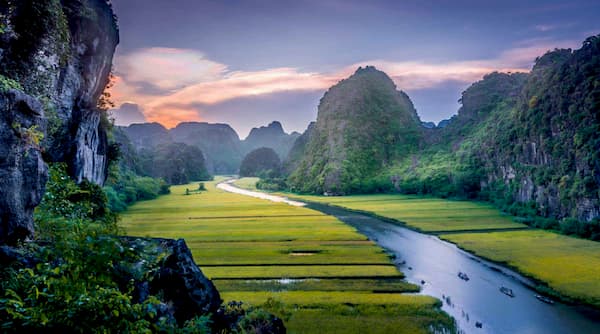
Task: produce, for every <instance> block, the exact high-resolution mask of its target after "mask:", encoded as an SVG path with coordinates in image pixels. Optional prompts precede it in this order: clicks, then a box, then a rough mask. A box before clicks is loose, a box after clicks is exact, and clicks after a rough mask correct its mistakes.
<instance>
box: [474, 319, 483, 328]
mask: <svg viewBox="0 0 600 334" xmlns="http://www.w3.org/2000/svg"><path fill="white" fill-rule="evenodd" d="M475 327H477V328H481V327H483V324H482V323H481V322H479V321H477V322H476V323H475Z"/></svg>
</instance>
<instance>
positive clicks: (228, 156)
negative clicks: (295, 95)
mask: <svg viewBox="0 0 600 334" xmlns="http://www.w3.org/2000/svg"><path fill="white" fill-rule="evenodd" d="M120 128H121V129H122V130H123V132H124V133H125V135H126V136H127V137H128V138H129V140H130V141H131V144H133V146H134V147H135V148H136V149H137V150H139V151H141V150H148V149H152V148H155V147H157V146H158V145H161V144H167V143H185V144H188V145H192V146H196V147H198V148H200V150H201V151H202V153H203V154H204V158H205V162H206V167H207V169H208V171H209V172H210V173H212V174H234V173H237V172H238V170H239V167H240V163H241V161H242V159H243V158H244V156H245V155H246V154H247V153H249V152H250V151H252V150H254V149H257V148H260V147H267V148H271V149H273V150H274V151H275V152H277V154H278V155H279V158H280V159H281V160H284V159H285V158H287V155H288V152H289V151H290V149H291V147H292V146H293V144H294V141H295V140H296V138H298V137H299V136H300V134H299V133H298V132H293V133H291V134H287V133H285V131H284V130H283V127H282V125H281V123H279V122H277V121H274V122H272V123H270V124H269V125H268V126H261V127H259V128H253V129H252V130H251V131H250V134H249V135H248V137H247V138H246V139H245V140H240V137H239V136H238V134H237V133H236V132H235V130H233V128H231V127H230V126H229V125H227V124H210V123H205V122H185V123H180V124H178V125H177V126H176V127H175V128H173V129H170V130H168V129H167V128H165V127H164V126H162V125H161V124H159V123H141V124H132V125H130V126H126V127H120Z"/></svg>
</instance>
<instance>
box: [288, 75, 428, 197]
mask: <svg viewBox="0 0 600 334" xmlns="http://www.w3.org/2000/svg"><path fill="white" fill-rule="evenodd" d="M420 124H421V123H420V120H419V117H418V116H417V113H416V111H415V109H414V107H413V104H412V102H411V101H410V99H409V97H408V96H407V95H406V94H405V93H404V92H401V91H397V90H396V86H395V85H394V83H393V82H392V80H391V79H390V78H389V77H388V76H387V75H386V74H385V73H383V72H381V71H378V70H376V69H375V68H374V67H371V66H368V67H365V68H359V69H358V70H357V71H356V72H355V73H354V74H353V75H352V76H350V77H349V78H348V79H345V80H342V81H340V82H339V83H338V84H336V85H335V86H333V87H331V88H330V89H329V90H328V91H327V92H326V93H325V95H324V96H323V98H322V99H321V102H320V104H319V110H318V116H317V122H316V124H315V126H314V129H313V130H312V133H311V135H310V139H309V140H308V143H307V145H306V150H305V154H304V155H303V157H302V159H301V160H300V162H299V163H298V167H297V168H296V170H295V171H294V172H293V173H292V175H291V176H290V178H289V180H290V184H291V187H292V188H293V189H295V190H297V191H302V192H321V193H322V192H328V193H334V194H348V193H353V192H361V191H373V190H376V188H377V185H376V184H374V183H373V182H372V178H373V177H375V176H376V175H377V174H378V172H380V171H381V170H382V169H383V168H384V167H386V166H388V165H389V164H391V163H393V162H394V161H396V160H398V159H400V158H402V157H405V156H406V155H407V154H409V153H411V152H413V151H415V150H416V149H417V148H418V147H419V145H420V143H421V140H422V127H421V125H420Z"/></svg>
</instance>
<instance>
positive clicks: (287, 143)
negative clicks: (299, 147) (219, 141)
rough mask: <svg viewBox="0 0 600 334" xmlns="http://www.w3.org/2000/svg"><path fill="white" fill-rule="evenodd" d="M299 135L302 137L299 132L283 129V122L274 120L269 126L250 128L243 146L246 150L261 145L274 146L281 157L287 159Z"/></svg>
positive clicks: (249, 150)
mask: <svg viewBox="0 0 600 334" xmlns="http://www.w3.org/2000/svg"><path fill="white" fill-rule="evenodd" d="M298 137H300V134H299V133H298V132H292V133H290V134H287V133H285V131H283V127H282V126H281V123H279V122H277V121H274V122H271V123H270V124H269V125H267V126H261V127H259V128H253V129H252V130H250V134H249V135H248V137H246V139H244V141H243V143H242V147H243V148H244V151H245V152H251V151H253V150H255V149H257V148H260V147H268V148H272V149H273V150H275V152H277V154H278V155H279V158H280V159H285V158H286V157H287V155H288V152H290V149H291V148H292V145H294V142H295V141H296V139H297V138H298Z"/></svg>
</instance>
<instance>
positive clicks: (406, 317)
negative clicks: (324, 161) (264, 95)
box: [121, 178, 453, 333]
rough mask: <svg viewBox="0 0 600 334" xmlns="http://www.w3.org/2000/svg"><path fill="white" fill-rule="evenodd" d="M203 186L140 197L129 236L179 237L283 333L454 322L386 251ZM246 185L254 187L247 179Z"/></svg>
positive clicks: (412, 328)
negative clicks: (277, 321) (280, 323)
mask: <svg viewBox="0 0 600 334" xmlns="http://www.w3.org/2000/svg"><path fill="white" fill-rule="evenodd" d="M220 180H222V179H220V178H217V180H216V181H214V182H206V183H205V184H206V188H207V190H206V191H204V192H201V193H198V194H196V193H193V194H191V195H185V189H186V188H190V189H191V188H196V184H189V185H183V186H174V187H171V194H169V195H165V196H161V197H160V198H158V199H155V200H152V201H146V202H139V203H137V204H135V205H133V206H131V207H130V208H129V209H128V210H127V211H126V212H125V213H124V214H123V215H122V221H121V226H122V227H123V229H124V230H125V232H126V233H127V234H129V235H136V236H151V237H165V238H184V239H185V240H186V242H187V244H188V245H189V247H190V249H191V250H192V254H193V256H194V259H195V260H196V262H197V263H198V264H199V266H200V267H201V269H202V271H203V272H204V273H205V274H206V275H207V276H208V277H209V278H212V279H213V281H214V283H215V285H216V286H217V288H218V289H219V291H220V292H221V295H222V298H223V299H224V300H225V301H231V300H236V301H237V300H242V301H245V302H246V303H251V304H254V305H264V307H265V308H267V309H268V310H269V311H272V312H274V313H275V314H277V315H279V316H280V317H282V319H284V321H285V323H286V326H287V328H288V332H289V333H323V332H328V333H329V332H331V333H391V332H393V333H425V332H428V331H429V329H431V328H439V327H447V328H453V321H452V320H451V319H450V317H449V316H448V315H446V314H445V313H443V312H442V311H441V310H440V305H441V304H440V302H439V301H438V300H436V299H434V298H431V297H427V296H420V295H407V294H403V292H415V291H418V287H417V286H415V285H413V284H410V283H407V282H405V281H404V280H403V279H402V277H403V274H402V273H401V272H399V271H398V270H397V269H396V267H395V266H394V265H393V264H392V263H391V262H390V259H389V258H388V256H387V255H386V253H385V252H384V251H383V250H382V249H381V248H379V247H378V246H377V245H376V244H374V243H373V242H372V241H369V240H367V238H366V237H365V236H363V235H361V234H359V233H358V232H357V231H356V230H355V229H354V228H352V227H350V226H348V225H346V224H344V223H342V222H341V221H339V220H337V219H336V218H334V217H331V216H327V215H325V214H322V213H320V212H317V211H314V210H311V209H308V208H302V207H294V206H290V205H287V204H283V203H274V202H270V201H266V200H261V199H257V198H252V197H247V196H243V195H237V194H232V193H227V192H224V191H222V190H219V189H217V188H216V187H215V185H216V183H217V182H218V181H220ZM248 184H250V185H248V186H247V187H249V188H251V187H252V182H248Z"/></svg>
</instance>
